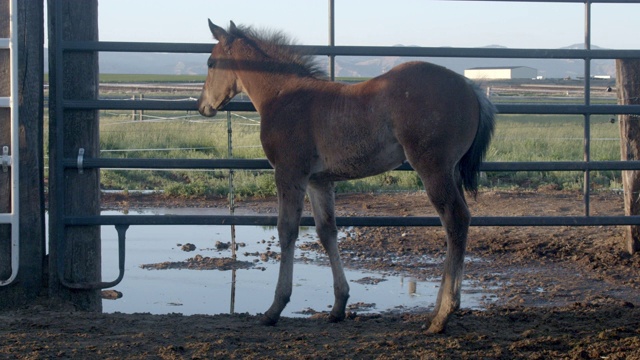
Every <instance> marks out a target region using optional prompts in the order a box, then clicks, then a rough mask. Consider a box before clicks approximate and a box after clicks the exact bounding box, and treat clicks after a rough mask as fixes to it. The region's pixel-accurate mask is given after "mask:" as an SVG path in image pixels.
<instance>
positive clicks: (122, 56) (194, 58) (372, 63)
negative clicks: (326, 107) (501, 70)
mask: <svg viewBox="0 0 640 360" xmlns="http://www.w3.org/2000/svg"><path fill="white" fill-rule="evenodd" d="M397 46H403V45H397ZM487 47H489V48H504V47H503V46H499V45H491V46H487ZM583 47H584V46H583V45H579V44H576V45H571V46H567V47H565V48H563V49H578V48H583ZM593 49H598V47H597V46H593ZM46 55H47V53H46V51H45V57H46ZM207 57H208V55H207V54H173V53H162V54H157V53H110V52H103V53H101V54H100V72H101V73H106V74H176V75H183V74H188V75H202V74H206V72H207V66H206V62H207ZM411 60H423V61H429V62H432V63H434V64H438V65H441V66H444V67H447V68H449V69H451V70H453V71H455V72H457V73H460V74H462V73H464V70H465V69H469V68H473V67H489V66H528V67H532V68H535V69H538V75H540V76H544V77H545V78H565V77H571V78H576V77H582V76H584V61H582V60H576V59H486V58H415V57H400V56H393V57H392V56H388V57H380V56H339V57H337V58H336V76H339V77H373V76H377V75H380V74H382V73H384V72H386V71H388V70H389V69H391V68H392V67H394V66H396V65H398V64H400V63H403V62H407V61H411ZM318 62H319V63H320V64H321V65H323V66H328V59H327V57H326V56H319V57H318ZM45 64H47V59H46V58H45ZM45 71H46V69H45ZM591 73H592V74H593V75H610V76H612V77H613V76H615V62H614V60H593V61H592V63H591Z"/></svg>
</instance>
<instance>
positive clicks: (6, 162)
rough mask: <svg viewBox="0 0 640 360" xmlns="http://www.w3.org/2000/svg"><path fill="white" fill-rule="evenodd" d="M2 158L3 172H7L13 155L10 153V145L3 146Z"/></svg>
mask: <svg viewBox="0 0 640 360" xmlns="http://www.w3.org/2000/svg"><path fill="white" fill-rule="evenodd" d="M1 158H2V160H1V161H0V162H2V172H7V171H9V166H11V156H10V155H9V147H8V146H3V147H2V156H1Z"/></svg>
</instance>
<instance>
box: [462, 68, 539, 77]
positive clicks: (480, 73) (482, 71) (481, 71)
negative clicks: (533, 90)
mask: <svg viewBox="0 0 640 360" xmlns="http://www.w3.org/2000/svg"><path fill="white" fill-rule="evenodd" d="M464 76H466V77H468V78H469V79H481V80H504V79H535V78H536V77H537V76H538V69H534V68H531V67H528V66H506V67H504V66H503V67H476V68H471V69H466V70H465V71H464Z"/></svg>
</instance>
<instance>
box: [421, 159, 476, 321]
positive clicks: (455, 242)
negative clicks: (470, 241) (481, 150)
mask: <svg viewBox="0 0 640 360" xmlns="http://www.w3.org/2000/svg"><path fill="white" fill-rule="evenodd" d="M418 172H419V174H420V177H421V178H422V181H423V182H424V185H425V188H426V190H427V194H428V195H429V199H430V200H431V203H432V204H433V206H434V207H435V208H436V210H437V211H438V214H439V215H440V220H441V222H442V226H443V227H444V229H445V231H446V233H447V255H446V258H445V261H444V273H443V276H442V283H441V286H440V291H439V292H438V299H437V301H436V305H435V309H434V310H433V314H432V319H431V324H430V325H429V329H428V330H427V331H428V332H429V333H439V332H442V331H443V330H444V328H445V325H446V323H447V320H448V319H449V316H450V315H451V314H452V313H453V312H454V311H455V310H457V309H458V308H459V307H460V287H461V284H462V276H463V271H464V255H465V249H466V245H467V233H468V231H469V223H470V219H471V215H470V213H469V209H468V208H467V204H466V202H465V200H464V196H463V193H462V190H461V188H460V186H459V184H458V182H457V181H456V180H455V179H454V175H453V170H452V169H450V168H443V169H433V168H431V169H428V168H421V169H418Z"/></svg>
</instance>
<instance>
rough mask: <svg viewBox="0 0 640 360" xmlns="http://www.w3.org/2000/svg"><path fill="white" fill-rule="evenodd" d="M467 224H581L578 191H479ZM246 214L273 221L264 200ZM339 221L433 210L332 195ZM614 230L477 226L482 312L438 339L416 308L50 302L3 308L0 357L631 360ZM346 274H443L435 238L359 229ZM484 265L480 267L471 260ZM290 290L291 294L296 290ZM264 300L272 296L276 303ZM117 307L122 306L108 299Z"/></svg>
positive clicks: (636, 352) (635, 291)
mask: <svg viewBox="0 0 640 360" xmlns="http://www.w3.org/2000/svg"><path fill="white" fill-rule="evenodd" d="M104 204H105V208H130V209H134V208H142V207H151V206H157V205H158V204H161V205H163V206H181V207H182V206H198V207H225V206H226V203H225V201H224V200H223V199H207V200H200V201H185V200H178V199H166V198H164V197H162V196H161V195H153V196H149V195H147V196H141V195H140V196H136V195H128V196H124V195H105V198H104ZM469 204H470V207H471V209H472V213H473V214H474V215H484V216H497V215H505V216H524V215H583V214H584V205H583V200H582V196H581V195H580V194H579V193H577V192H568V191H556V190H553V189H540V190H539V191H536V192H522V191H509V192H500V191H491V192H482V193H480V194H479V196H478V199H477V200H475V201H474V200H470V201H469ZM238 206H239V207H240V208H241V209H246V210H248V211H252V212H258V213H271V214H273V213H275V202H274V200H273V199H246V200H243V201H240V202H238ZM590 207H591V214H592V215H616V214H621V213H622V196H621V194H619V193H614V192H602V193H595V194H594V195H592V198H591V205H590ZM336 208H337V212H338V214H339V215H340V216H349V215H351V216H355V215H359V216H360V215H401V216H424V215H430V214H433V210H432V209H431V207H430V206H428V205H427V199H426V195H425V194H423V193H411V194H406V193H402V194H364V195H363V194H360V195H339V196H338V197H337V199H336ZM623 230H624V229H623V228H621V227H602V226H601V227H520V228H517V227H474V228H472V229H471V231H470V237H469V245H468V256H469V258H470V259H471V261H468V262H467V266H466V275H465V279H466V280H467V281H469V282H476V283H478V284H480V285H481V286H483V287H485V288H486V289H488V291H491V292H493V294H494V295H495V296H491V298H490V299H487V301H486V304H485V305H486V309H485V310H469V309H465V304H464V303H463V304H462V309H461V310H459V311H458V312H457V313H456V314H455V315H454V316H453V317H452V319H451V321H450V323H449V325H448V327H447V329H446V331H445V333H443V334H438V335H425V333H424V330H425V329H424V327H423V325H424V324H425V322H426V313H425V312H424V311H409V310H406V311H399V312H393V313H384V314H374V315H362V314H359V313H358V312H357V310H356V311H352V312H351V313H350V314H349V318H348V319H347V320H345V321H344V322H342V323H338V324H331V323H327V322H326V321H324V319H323V316H322V314H320V315H316V316H313V317H311V318H304V319H302V318H295V319H294V318H283V319H282V320H281V321H280V323H278V325H277V326H275V327H263V326H261V325H258V324H257V318H256V317H255V316H250V315H246V314H236V315H214V316H205V315H196V316H182V315H179V314H174V315H149V314H134V315H131V314H96V313H84V312H77V311H74V310H73V309H72V308H70V307H68V306H60V305H58V306H55V307H53V306H49V305H47V304H46V302H43V303H42V304H39V305H35V306H34V305H32V306H29V307H28V308H26V309H24V310H18V311H10V312H6V311H5V312H0V324H2V325H0V358H20V359H31V358H33V359H42V358H118V359H120V358H133V359H135V358H159V359H213V358H216V359H223V358H235V359H238V358H249V359H251V358H256V359H257V358H259V359H281V358H288V359H293V358H296V359H297V358H303V359H317V358H357V359H360V358H362V359H369V358H380V359H399V358H425V359H450V358H504V359H549V358H566V359H640V254H636V255H633V256H631V255H629V254H627V253H626V252H625V250H624V249H625V248H624V244H623ZM341 248H342V250H343V252H346V253H348V254H349V255H348V256H344V257H343V258H344V261H345V264H346V266H349V267H363V268H370V269H378V270H384V271H386V272H390V273H404V274H410V275H411V276H414V277H416V278H419V279H420V278H431V277H433V276H440V271H441V270H440V264H424V263H421V262H419V261H417V258H418V256H420V255H424V254H428V255H431V256H435V257H436V258H442V256H444V251H445V247H444V233H443V231H442V230H441V229H439V228H417V227H411V228H409V227H407V228H354V229H349V230H348V236H346V237H344V238H343V239H342V240H341ZM478 259H479V260H478ZM294 291H295V289H294ZM265 296H269V297H271V296H272V295H271V294H266V295H265ZM116 301H117V300H116Z"/></svg>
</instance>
